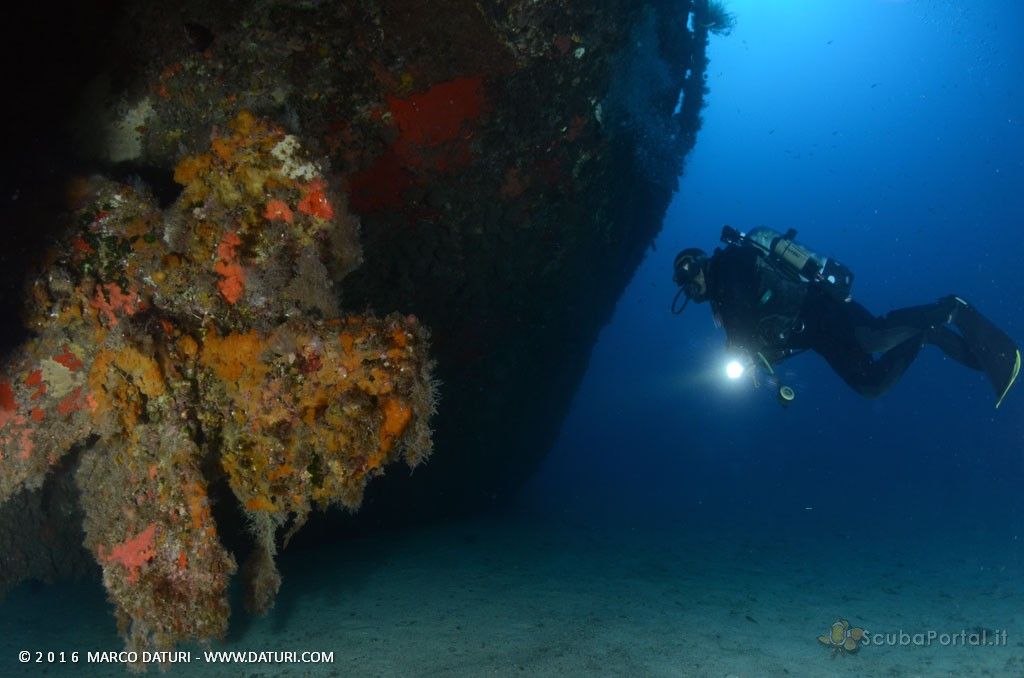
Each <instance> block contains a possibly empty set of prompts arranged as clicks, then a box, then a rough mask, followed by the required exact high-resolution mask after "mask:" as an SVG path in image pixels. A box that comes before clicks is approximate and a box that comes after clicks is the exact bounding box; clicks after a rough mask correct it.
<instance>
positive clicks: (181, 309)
mask: <svg viewBox="0 0 1024 678" xmlns="http://www.w3.org/2000/svg"><path fill="white" fill-rule="evenodd" d="M174 179H175V181H176V182H178V183H179V184H180V185H181V186H182V188H183V190H182V192H181V194H180V196H179V197H178V199H177V200H176V201H175V202H174V204H173V205H171V206H170V207H168V208H167V209H164V210H161V209H159V208H158V206H157V205H156V202H155V201H154V199H153V197H152V196H150V195H148V194H147V192H146V190H145V189H144V188H141V187H140V186H138V185H135V186H133V185H129V184H123V183H117V182H113V181H110V180H106V179H100V178H94V179H89V180H83V181H82V182H81V183H80V184H79V185H78V186H76V187H75V189H74V190H75V193H76V195H75V196H74V200H75V201H76V203H77V209H76V210H75V211H74V213H73V217H72V222H73V223H72V224H71V225H70V227H69V228H68V229H67V231H66V233H65V235H64V237H63V238H62V239H61V240H60V241H59V242H58V243H56V244H55V246H54V247H53V248H52V249H51V250H50V251H49V252H48V254H47V256H46V259H45V261H44V262H43V266H42V269H41V270H40V272H39V274H38V276H37V277H35V278H34V279H33V280H31V282H30V284H29V287H28V294H29V298H30V300H31V301H30V303H29V305H28V308H27V313H26V324H27V326H28V327H29V328H30V329H31V330H32V331H33V333H34V336H33V337H32V338H31V339H30V340H29V341H28V342H27V343H26V344H24V346H23V347H22V348H21V349H20V350H18V351H17V352H15V353H14V354H12V355H10V356H9V357H8V358H7V359H6V361H5V362H4V364H3V366H2V370H0V504H2V503H5V502H8V501H9V500H11V499H12V498H13V497H15V496H16V495H18V494H19V493H21V492H24V491H27V490H31V489H34V488H38V487H40V486H41V485H42V483H43V481H44V479H45V478H46V476H47V474H48V473H49V472H50V471H51V470H52V469H54V468H55V467H57V466H59V465H61V464H62V463H64V462H65V457H66V456H69V455H73V456H74V457H75V460H74V464H75V466H76V468H75V470H74V482H75V485H76V486H77V490H78V496H79V501H80V503H81V509H82V511H83V513H84V531H85V545H86V547H87V548H88V550H89V552H90V553H91V554H92V556H93V557H94V558H95V560H96V562H97V563H98V564H99V565H100V566H101V567H102V570H103V582H104V585H105V586H106V588H107V590H108V592H109V595H110V598H111V600H112V602H113V603H114V604H115V606H116V615H117V619H118V624H119V628H120V629H121V631H122V633H123V634H124V636H125V637H126V639H127V641H128V644H129V647H131V648H134V649H167V648H170V647H172V646H173V645H174V644H175V643H178V642H180V641H186V640H191V639H198V640H206V639H210V638H215V637H220V636H223V634H224V633H225V630H226V627H227V620H228V611H229V606H228V603H227V599H226V590H227V585H228V580H229V578H230V577H231V575H232V574H234V573H235V572H236V570H237V569H238V568H237V564H236V560H235V557H234V556H233V555H232V554H231V553H229V552H228V551H227V550H226V549H225V547H224V546H223V545H222V544H221V542H220V540H219V538H218V532H217V525H216V524H215V522H214V519H213V516H212V514H211V507H210V498H209V495H208V493H209V487H210V485H211V483H213V482H216V481H218V480H220V479H226V481H227V483H228V485H229V487H230V489H231V492H232V493H233V494H234V496H235V497H236V498H237V500H238V502H239V503H240V504H241V506H242V509H243V510H244V512H245V514H246V515H247V517H248V519H249V523H250V531H251V533H252V537H253V539H254V541H255V547H254V549H253V551H252V553H251V555H250V556H249V559H248V561H247V562H246V563H245V566H244V568H243V572H244V575H245V584H246V594H247V595H246V602H247V605H248V607H249V608H250V609H251V610H253V611H255V612H265V611H266V610H268V609H269V608H270V607H271V606H272V605H273V601H274V596H275V594H276V593H277V590H278V587H279V585H280V577H279V575H278V574H277V570H276V568H275V565H274V555H275V553H276V552H277V549H278V547H279V546H280V545H282V544H286V543H287V542H288V539H289V538H290V537H291V535H292V534H294V533H295V532H296V531H297V530H298V529H299V528H301V526H302V525H303V523H304V522H305V521H306V518H307V516H308V515H309V514H310V512H311V511H312V510H313V509H315V508H324V507H327V506H330V505H332V504H340V505H342V506H345V507H347V508H350V509H353V510H354V509H356V508H357V507H358V506H359V504H360V502H361V499H362V495H363V489H364V487H365V486H366V483H367V482H368V481H369V480H370V479H371V478H373V477H374V476H376V475H379V474H381V473H383V470H384V468H385V466H387V465H388V464H389V463H391V462H393V461H395V460H398V459H404V460H405V462H407V463H408V464H409V465H410V466H415V465H416V464H418V463H419V462H421V461H423V460H424V459H425V458H426V457H427V455H428V454H429V453H430V450H431V433H430V428H429V419H430V416H431V414H432V412H433V410H434V395H433V390H432V389H433V386H432V381H431V361H430V357H429V348H428V332H427V330H426V328H425V327H423V325H422V324H420V323H419V322H418V321H417V319H416V318H415V317H413V316H411V315H402V314H400V313H397V312H395V313H392V314H390V315H387V316H384V317H378V316H374V315H372V314H369V313H366V314H360V315H351V314H347V315H346V314H340V313H339V311H338V308H337V300H336V296H335V291H336V290H335V287H336V286H337V283H339V282H340V281H341V279H342V278H343V277H344V276H345V275H346V274H347V273H348V272H350V271H351V270H352V269H353V268H354V267H356V266H357V265H358V264H359V263H360V259H361V254H360V248H359V243H358V223H357V221H356V220H355V218H354V217H352V216H351V215H350V214H349V212H348V210H347V207H346V204H345V200H344V198H343V196H341V195H339V194H337V193H336V192H335V191H333V190H332V189H331V187H330V186H329V185H328V183H327V181H326V180H325V178H324V176H323V174H322V173H321V171H320V169H319V167H318V165H317V164H316V163H314V162H312V161H311V160H310V159H308V158H307V157H306V156H305V155H304V153H303V151H302V149H301V148H300V147H299V145H298V143H297V142H296V140H295V138H294V137H291V136H288V135H286V134H285V133H284V132H283V131H281V130H280V129H277V128H275V127H274V126H272V125H270V124H268V123H267V122H265V121H262V120H260V119H258V118H256V117H255V116H254V115H252V114H251V113H248V112H246V111H241V112H240V113H238V115H237V116H236V117H234V118H233V120H232V121H231V123H230V125H229V127H228V128H227V129H224V130H222V131H220V132H218V133H216V134H215V135H214V136H213V137H212V139H211V141H210V144H209V148H208V150H207V151H206V152H203V153H199V154H195V155H189V156H186V157H184V158H183V159H182V160H181V161H180V162H179V163H178V164H177V166H176V169H175V172H174Z"/></svg>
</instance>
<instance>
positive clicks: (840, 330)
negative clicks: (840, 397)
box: [811, 302, 938, 398]
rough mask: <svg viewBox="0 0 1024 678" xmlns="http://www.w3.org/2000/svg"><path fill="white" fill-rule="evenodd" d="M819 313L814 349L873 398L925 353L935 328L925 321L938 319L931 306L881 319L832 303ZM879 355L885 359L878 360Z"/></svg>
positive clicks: (850, 305)
mask: <svg viewBox="0 0 1024 678" xmlns="http://www.w3.org/2000/svg"><path fill="white" fill-rule="evenodd" d="M815 311H816V313H814V314H813V315H814V323H813V325H812V327H813V330H814V331H813V334H812V337H813V342H812V345H811V348H813V349H814V351H815V352H817V353H818V354H819V355H821V356H822V357H823V358H824V359H825V360H826V361H827V362H828V364H829V366H831V367H832V369H833V370H834V371H835V373H836V374H838V375H839V377H840V378H842V380H843V381H845V382H846V383H847V384H848V385H849V386H850V387H851V388H852V389H853V390H855V391H857V393H859V394H861V395H862V396H865V397H868V398H875V397H878V396H880V395H881V394H882V393H884V392H886V391H887V390H889V389H890V388H891V387H892V386H893V384H895V383H896V382H897V381H898V380H899V378H900V377H902V376H903V373H904V372H906V370H907V368H908V367H910V364H911V363H912V362H914V358H916V357H917V354H918V352H920V350H921V345H922V343H923V342H924V333H925V328H927V327H929V325H925V324H924V323H925V322H930V321H931V320H932V319H934V318H937V317H938V314H937V313H936V312H935V310H934V309H933V308H932V307H931V306H928V307H923V308H922V310H920V311H918V309H901V310H900V311H899V312H894V313H896V315H895V316H893V314H889V315H887V316H884V317H882V318H876V317H875V316H873V315H872V314H871V313H870V312H869V311H868V310H867V309H865V308H864V307H863V306H861V305H860V304H857V303H855V302H850V303H836V304H826V305H824V306H822V307H821V308H816V309H815ZM890 316H891V317H890ZM900 321H903V322H906V323H910V322H912V323H913V324H912V325H908V324H900ZM874 353H882V355H881V356H880V357H879V358H878V359H875V357H874Z"/></svg>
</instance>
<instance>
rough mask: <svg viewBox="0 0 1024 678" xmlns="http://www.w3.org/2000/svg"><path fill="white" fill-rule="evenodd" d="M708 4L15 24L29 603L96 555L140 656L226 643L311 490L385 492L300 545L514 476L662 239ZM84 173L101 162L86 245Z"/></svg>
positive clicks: (18, 366)
mask: <svg viewBox="0 0 1024 678" xmlns="http://www.w3.org/2000/svg"><path fill="white" fill-rule="evenodd" d="M714 5H715V3H710V4H709V2H708V0H644V1H642V2H637V1H635V0H609V1H607V2H600V3H579V2H567V1H565V0H451V1H450V2H447V1H446V2H420V1H418V0H417V1H410V0H359V1H349V0H339V1H338V2H326V1H322V0H294V1H290V0H289V1H284V0H230V1H225V2H217V3H213V2H207V1H204V0H181V1H179V2H173V3H160V2H133V1H130V0H123V1H122V0H111V1H110V2H105V3H92V4H90V3H79V4H77V5H74V6H69V8H67V9H66V13H65V14H64V15H63V16H62V19H63V20H64V21H63V23H62V25H65V26H66V27H67V30H66V31H65V32H64V33H61V35H60V36H59V39H58V38H53V37H52V36H53V31H52V17H51V16H50V10H49V9H48V6H46V5H43V4H38V6H28V7H26V8H25V9H27V10H28V11H30V12H34V13H35V15H34V16H33V17H32V18H30V20H28V21H23V22H21V23H19V22H16V21H13V20H11V21H8V22H5V24H4V26H0V30H2V29H5V28H6V29H8V30H10V31H11V32H12V35H10V36H8V39H6V40H0V48H6V49H9V50H10V51H11V55H12V56H11V58H10V59H9V61H10V62H11V63H19V64H20V63H24V62H26V58H25V55H26V54H29V55H37V56H38V55H39V53H40V51H42V50H41V49H40V45H45V49H46V51H47V53H48V54H49V55H50V56H51V60H52V62H53V63H49V62H47V61H45V60H43V59H42V58H40V59H37V60H35V61H31V60H29V61H31V63H32V67H31V68H18V69H12V70H11V73H9V74H8V75H9V77H10V79H11V82H10V83H9V85H8V89H9V90H10V91H14V92H18V93H21V96H20V97H19V99H18V101H19V102H20V104H21V105H19V106H12V107H10V110H9V111H8V112H9V113H10V114H15V115H20V116H21V120H20V121H19V128H21V129H24V133H22V134H19V135H16V136H14V138H12V139H11V140H10V145H11V147H10V149H8V155H7V158H6V161H5V163H3V164H0V173H3V172H9V173H11V174H13V175H14V176H13V178H12V179H11V180H10V181H9V182H7V183H9V184H10V185H11V186H14V187H15V188H14V189H13V190H12V191H10V192H6V193H0V207H3V208H4V210H3V216H4V217H6V218H7V219H6V220H5V221H6V222H7V223H5V224H2V225H3V226H7V228H5V230H4V232H3V235H4V236H5V238H6V240H4V241H3V247H0V317H2V318H5V319H11V318H14V317H16V316H17V315H18V312H19V311H22V313H21V315H22V316H23V317H24V324H25V328H26V329H27V332H28V336H25V332H22V331H21V329H20V328H19V327H17V325H18V323H14V322H9V323H6V324H0V347H2V348H3V349H4V351H3V353H0V359H2V369H0V453H2V459H0V595H2V594H3V593H4V592H6V590H8V589H9V588H10V587H11V586H13V585H16V584H17V583H18V582H21V581H24V580H25V579H27V578H38V579H42V580H53V579H57V578H60V577H66V576H69V575H74V574H81V573H88V572H89V569H88V566H87V565H83V563H88V562H89V560H90V559H91V560H93V561H95V562H96V563H98V564H99V566H100V567H102V571H103V577H104V582H105V584H106V586H107V588H108V589H109V591H110V595H111V597H112V599H113V600H114V602H115V603H116V605H117V610H118V616H119V619H120V622H121V625H122V627H123V629H124V631H125V634H126V635H127V636H128V638H129V642H130V643H131V644H132V645H133V646H136V647H139V646H147V647H167V646H170V645H172V644H173V643H175V642H176V641H179V640H183V639H189V638H197V639H204V638H210V637H215V636H217V635H218V634H220V633H222V632H223V630H224V628H225V620H226V615H227V612H228V610H227V605H226V603H225V595H224V593H225V586H226V583H227V581H228V579H229V577H230V575H231V574H232V572H234V571H235V569H236V563H235V560H234V556H233V555H232V552H231V551H233V550H237V551H238V552H239V555H240V557H241V554H242V553H243V550H242V549H237V548H234V547H232V549H228V547H227V546H225V545H224V544H235V543H237V540H236V539H234V537H235V533H236V532H237V528H238V525H237V524H236V523H239V522H242V523H245V527H246V530H247V532H248V534H249V535H251V536H253V537H255V539H254V540H253V541H254V542H255V544H256V546H255V548H253V549H252V550H251V555H249V556H248V560H247V562H246V563H245V564H244V565H243V568H242V569H243V571H244V577H243V578H244V580H245V581H246V582H247V599H248V603H249V607H250V608H252V609H254V610H256V611H262V610H266V609H267V608H268V607H269V606H270V604H271V603H272V601H273V596H274V593H275V591H276V590H277V587H278V585H279V576H278V574H277V571H276V569H275V567H274V554H275V551H276V549H277V548H278V547H280V546H281V545H283V544H284V543H286V542H287V541H288V539H289V538H291V537H292V535H294V534H295V533H296V530H298V528H299V527H301V526H302V525H303V524H304V521H306V518H307V516H308V515H309V514H310V511H311V510H312V509H314V508H317V507H323V506H330V505H332V504H333V505H338V506H343V507H348V508H353V507H355V506H357V505H359V504H360V501H361V498H362V495H363V491H364V488H365V489H366V492H367V496H366V501H364V502H363V505H362V507H361V510H360V512H359V513H358V514H354V513H352V512H345V511H339V512H329V513H328V514H327V518H326V519H323V520H317V519H314V520H310V521H309V522H308V523H306V528H305V529H304V530H302V532H300V533H299V536H298V537H297V538H296V541H306V543H310V542H315V538H316V535H317V534H318V532H317V531H318V530H320V533H319V534H321V535H324V536H327V537H329V538H330V539H332V540H334V539H338V538H344V537H345V536H346V535H351V534H352V533H353V531H356V530H364V529H373V528H375V527H376V526H379V525H381V524H385V523H390V524H396V523H399V524H401V523H409V522H411V521H415V520H422V519H425V518H427V517H436V516H441V515H449V514H452V513H455V512H459V511H467V510H474V509H477V508H479V507H481V506H489V505H492V504H495V503H496V502H497V501H499V500H500V499H501V498H502V497H506V496H509V495H510V494H511V493H512V492H513V491H514V490H515V489H516V488H518V487H519V485H520V484H521V483H522V482H523V480H524V479H525V478H527V477H528V476H529V475H530V473H531V472H532V471H533V470H534V469H535V468H536V466H537V464H538V463H539V462H540V460H541V459H542V458H543V457H544V455H545V453H546V451H547V449H548V448H549V446H550V443H551V441H552V440H553V439H554V436H555V435H556V433H557V431H558V428H559V425H560V423H561V420H562V417H563V415H564V413H565V412H566V411H567V409H568V405H569V402H570V399H571V396H572V393H573V392H574V390H575V388H576V386H577V384H578V383H579V380H580V378H581V376H582V374H583V371H584V369H585V367H586V363H587V358H588V355H589V351H590V347H591V346H592V344H593V342H594V340H595V338H596V336H597V334H598V332H599V330H600V328H601V327H602V325H603V324H604V323H605V322H606V321H607V319H608V317H609V316H610V314H611V312H612V310H613V308H614V305H615V302H616V300H617V298H618V296H619V295H620V293H621V291H622V289H623V287H624V286H625V285H626V283H627V282H628V281H629V279H630V278H631V276H632V274H633V272H634V270H635V269H636V266H637V265H638V263H639V262H640V261H641V260H642V258H643V256H644V254H645V252H646V250H647V248H648V247H650V244H651V242H652V239H653V237H654V235H655V234H656V233H657V232H658V230H659V229H660V226H661V220H662V217H663V215H664V211H665V208H666V206H667V204H668V201H669V200H670V198H671V196H672V193H673V191H674V189H675V186H676V180H677V177H678V176H679V174H680V171H681V169H682V165H683V160H684V158H685V155H686V153H687V152H688V151H689V150H690V149H691V148H692V146H693V144H694V141H695V139H696V134H697V130H698V128H699V124H700V110H701V107H702V106H703V101H704V92H705V86H704V72H705V68H706V65H707V60H706V58H705V54H704V52H705V47H706V45H707V40H708V26H709V25H710V24H711V23H712V22H710V21H709V20H708V15H709V12H710V11H711V8H712V7H713V6H714ZM40 36H45V37H46V38H47V39H45V40H44V39H42V38H41V37H40ZM29 102H31V105H30V103H29ZM82 102H86V103H85V104H84V105H82ZM70 110H75V111H76V114H75V115H74V116H68V115H67V113H66V112H67V111H70ZM68 117H71V118H73V119H72V120H68V119H66V118H68ZM12 128H13V127H12ZM69 128H70V131H66V130H68V129H69ZM72 149H73V152H72ZM83 167H84V168H87V169H88V171H87V172H83V171H82V170H83ZM54 168H58V169H54ZM55 175H57V176H55ZM67 175H74V176H83V175H93V176H94V178H91V179H79V180H77V181H76V182H74V183H73V184H72V190H71V191H70V193H71V195H70V200H71V204H72V205H73V206H74V209H73V217H72V219H71V223H70V225H67V226H66V227H63V228H60V229H57V228H55V227H54V224H60V223H63V222H61V221H60V220H58V219H55V218H53V213H55V212H59V211H61V210H62V209H64V207H63V206H64V203H65V196H64V195H63V187H64V184H65V182H64V179H65V177H66V176H67ZM97 175H98V176H97ZM102 177H106V178H102ZM115 177H120V178H119V179H115ZM7 183H5V185H7ZM55 185H59V186H60V187H61V188H60V190H57V189H55V188H53V186H55ZM9 196H14V197H9ZM43 253H45V254H43ZM26 278H27V279H28V290H29V293H28V294H27V295H25V294H23V293H22V290H23V289H24V283H25V279H26ZM667 294H670V293H667ZM367 309H374V310H376V311H378V312H385V313H386V312H391V313H392V314H391V315H388V316H386V317H380V316H377V315H374V314H373V313H372V312H370V311H368V310H367ZM410 314H414V316H415V317H413V315H410ZM426 328H429V329H430V346H429V354H428V346H427V330H426ZM435 363H436V367H433V365H434V364H435ZM434 374H436V380H437V381H439V382H442V383H444V393H443V406H441V407H440V408H438V411H437V414H436V415H435V416H433V417H431V413H432V411H433V409H434V400H435V398H434V388H433V384H434V381H435V378H434V376H433V375H434ZM432 431H433V433H432ZM432 438H433V441H434V444H435V445H436V447H437V452H436V453H435V454H434V456H433V458H432V460H431V463H429V464H425V465H424V466H423V467H422V470H417V472H416V474H415V476H410V474H409V473H395V472H389V473H387V474H386V475H385V476H384V477H383V478H381V479H380V480H378V481H376V482H374V483H371V484H369V485H367V481H368V480H369V479H370V478H372V477H374V476H377V475H379V474H381V471H382V469H383V468H384V467H385V466H386V465H387V464H388V463H389V462H391V461H393V460H396V459H399V458H402V457H404V459H405V460H406V462H408V464H409V465H415V464H417V463H418V462H420V461H421V460H422V459H423V458H424V457H425V456H426V455H427V454H428V452H429V451H430V449H431V439H432ZM232 496H233V497H236V498H237V503H238V505H239V507H240V511H241V514H242V515H241V520H239V515H238V514H237V513H231V512H230V511H226V509H225V505H226V504H227V505H230V504H232V503H233V502H232V501H230V498H231V497H232ZM218 499H220V501H217V500H218ZM225 499H228V501H225ZM211 506H212V508H211ZM410 506H415V507H416V509H415V510H414V511H410V510H409V507H410ZM215 516H216V520H217V524H216V525H215V524H214V519H215ZM83 528H84V530H83ZM218 529H219V530H220V533H221V534H220V535H219V536H218ZM83 531H84V541H85V547H84V549H83V548H82V547H81V546H80V544H81V543H82V541H83V534H82V533H83ZM296 546H300V544H295V543H293V544H292V548H295V547H296ZM244 550H245V551H248V549H244ZM143 602H145V604H143Z"/></svg>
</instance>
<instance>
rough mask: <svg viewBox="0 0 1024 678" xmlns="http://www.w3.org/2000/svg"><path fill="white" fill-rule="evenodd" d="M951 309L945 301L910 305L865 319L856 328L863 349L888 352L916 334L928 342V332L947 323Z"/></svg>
mask: <svg viewBox="0 0 1024 678" xmlns="http://www.w3.org/2000/svg"><path fill="white" fill-rule="evenodd" d="M950 313H951V308H950V305H949V304H948V303H946V302H945V300H941V301H939V302H938V303H934V304H925V305H923V306H910V307H907V308H898V309H896V310H894V311H889V312H888V313H886V314H885V315H884V316H881V317H879V318H875V317H873V316H870V315H869V317H868V318H863V316H861V318H860V319H859V322H857V324H856V328H855V330H854V333H855V336H856V338H857V341H858V343H859V344H860V346H861V348H863V349H864V350H865V351H868V352H869V353H885V352H886V351H889V350H891V349H893V348H895V347H897V346H899V345H901V344H903V343H904V342H906V341H909V340H910V339H911V338H913V337H917V339H918V341H924V339H925V336H924V335H925V333H926V332H927V331H928V330H930V329H931V328H933V327H939V326H941V325H944V324H945V323H946V322H947V321H948V320H949V317H950ZM858 315H860V314H858Z"/></svg>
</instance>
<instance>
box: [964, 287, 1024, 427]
mask: <svg viewBox="0 0 1024 678" xmlns="http://www.w3.org/2000/svg"><path fill="white" fill-rule="evenodd" d="M953 322H954V323H955V324H956V326H957V327H958V328H959V329H960V331H961V332H962V333H963V335H964V339H965V340H966V341H967V344H968V345H969V346H970V347H971V353H973V354H974V357H975V358H977V359H978V362H979V363H980V364H981V369H982V370H984V372H985V374H986V375H987V376H988V380H989V382H990V383H991V384H992V388H994V389H995V390H996V407H999V406H1000V405H1001V404H1002V403H1003V398H1005V397H1006V394H1007V393H1008V392H1009V391H1010V387H1012V386H1013V383H1014V382H1015V381H1016V380H1017V375H1018V374H1019V373H1020V349H1019V348H1017V344H1016V343H1015V342H1014V341H1013V339H1011V338H1010V337H1009V336H1007V334H1006V333H1005V332H1003V331H1002V330H1001V329H999V328H998V327H996V326H995V325H993V324H992V322H991V321H990V320H989V319H988V318H986V317H985V316H983V315H982V314H981V313H978V310H977V309H976V308H974V307H973V306H967V305H964V306H962V307H961V308H959V309H957V312H956V315H955V317H954V319H953Z"/></svg>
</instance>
